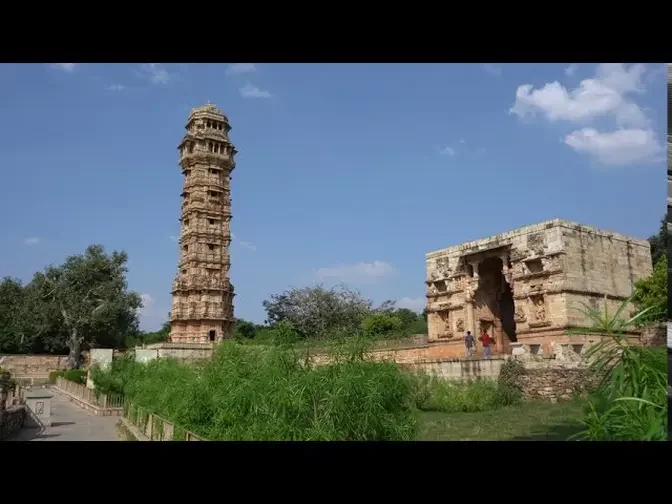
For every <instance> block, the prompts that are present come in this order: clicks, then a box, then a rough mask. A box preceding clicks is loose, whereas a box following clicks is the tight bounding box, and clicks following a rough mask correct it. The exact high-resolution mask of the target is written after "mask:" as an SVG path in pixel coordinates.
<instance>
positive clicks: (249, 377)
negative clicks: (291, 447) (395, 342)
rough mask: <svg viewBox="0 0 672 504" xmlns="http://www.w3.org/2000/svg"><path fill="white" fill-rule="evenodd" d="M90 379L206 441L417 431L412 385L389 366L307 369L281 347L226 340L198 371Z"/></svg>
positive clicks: (132, 368) (174, 365)
mask: <svg viewBox="0 0 672 504" xmlns="http://www.w3.org/2000/svg"><path fill="white" fill-rule="evenodd" d="M94 381H95V383H96V387H98V386H99V383H100V384H101V386H107V387H108V388H110V389H114V390H115V391H119V387H121V388H122V389H123V393H124V394H125V395H126V397H128V398H129V399H130V400H131V401H132V402H133V403H135V404H137V405H139V406H142V408H144V409H147V410H148V411H152V412H155V413H158V414H159V415H161V416H163V417H165V418H168V419H170V420H171V421H172V422H175V424H177V425H179V426H180V427H181V428H183V429H186V430H190V431H193V432H194V433H196V434H198V435H200V436H203V437H204V438H206V439H210V440H259V441H263V440H279V441H298V440H322V441H327V440H409V439H413V437H414V436H415V433H416V432H417V426H418V424H417V417H416V409H415V407H414V395H413V385H412V383H411V380H409V379H408V377H407V376H406V375H405V374H404V373H402V372H401V371H400V369H399V368H398V367H397V366H396V365H395V364H393V363H385V362H367V361H366V360H363V359H358V358H352V359H340V360H338V361H337V362H334V363H332V364H328V365H324V366H318V367H313V366H310V365H309V364H308V363H306V362H302V361H301V359H300V358H299V357H298V354H297V353H296V352H293V351H292V350H291V349H288V348H287V347H285V348H278V347H271V348H265V347H261V346H248V345H239V344H236V343H234V342H225V343H223V344H221V345H219V346H218V348H217V350H216V352H215V355H214V356H213V359H212V360H211V361H208V362H205V363H203V364H201V365H200V366H188V365H183V364H179V363H178V362H176V361H174V360H170V359H166V360H162V359H160V360H155V361H151V362H149V363H148V364H144V365H141V364H135V363H133V364H132V365H128V364H125V365H116V366H115V365H113V366H112V369H111V371H109V372H101V371H100V370H97V371H96V372H95V374H94Z"/></svg>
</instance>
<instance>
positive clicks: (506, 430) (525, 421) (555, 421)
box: [419, 399, 585, 441]
mask: <svg viewBox="0 0 672 504" xmlns="http://www.w3.org/2000/svg"><path fill="white" fill-rule="evenodd" d="M584 404H585V402H583V401H581V400H578V399H577V400H572V401H564V402H559V403H556V404H551V403H542V402H528V403H524V404H522V405H520V406H509V407H506V408H502V409H499V410H495V411H487V412H484V413H439V412H435V411H428V412H424V413H423V420H424V422H423V424H424V425H423V429H422V432H421V433H420V436H419V439H420V440H422V441H535V440H536V441H544V440H545V441H565V440H567V438H568V437H569V436H571V435H572V434H574V433H575V432H577V431H579V430H581V425H580V424H579V420H580V419H581V416H582V408H583V406H584Z"/></svg>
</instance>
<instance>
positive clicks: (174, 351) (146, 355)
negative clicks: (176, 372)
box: [135, 343, 214, 362]
mask: <svg viewBox="0 0 672 504" xmlns="http://www.w3.org/2000/svg"><path fill="white" fill-rule="evenodd" d="M213 350H214V345H213V344H212V343H155V344H153V345H147V346H144V347H137V348H136V349H135V360H136V361H138V362H148V361H150V360H154V359H166V358H172V359H177V360H178V361H181V362H188V361H194V360H202V359H209V358H211V357H212V352H213Z"/></svg>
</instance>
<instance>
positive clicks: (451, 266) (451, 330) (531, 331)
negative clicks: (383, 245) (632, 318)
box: [426, 219, 652, 354]
mask: <svg viewBox="0 0 672 504" xmlns="http://www.w3.org/2000/svg"><path fill="white" fill-rule="evenodd" d="M426 261H427V279H426V284H427V310H428V324H429V341H430V343H435V344H436V343H441V342H445V343H446V344H448V345H454V346H455V347H456V352H455V353H456V354H459V353H461V352H462V351H463V347H464V343H463V336H464V332H465V331H467V330H469V331H471V332H472V334H474V335H475V336H478V335H479V334H481V333H482V332H483V331H486V332H488V333H489V334H490V336H491V337H492V338H493V339H494V340H495V343H496V344H495V347H494V351H495V352H498V353H510V349H511V347H510V344H511V343H514V342H523V343H528V344H532V345H534V346H537V345H538V346H539V347H540V348H541V350H542V351H547V352H551V351H552V343H553V342H555V343H560V342H570V341H574V340H575V339H578V340H581V342H584V341H585V340H586V337H584V336H578V337H575V336H568V335H567V329H568V328H570V327H587V326H590V325H591V323H590V322H589V321H588V320H585V318H584V316H583V314H582V313H581V312H580V311H579V309H580V308H581V303H582V302H583V303H587V304H589V305H591V306H598V305H600V306H601V305H602V303H604V302H607V303H608V305H609V307H610V312H611V313H615V309H616V307H617V306H618V304H619V303H620V302H621V301H622V300H624V299H626V298H627V297H628V296H629V295H630V294H631V292H632V286H633V284H634V282H635V281H636V280H638V279H640V278H644V277H646V276H648V275H650V274H651V272H652V265H651V254H650V246H649V243H648V242H647V241H646V240H640V239H636V238H631V237H627V236H623V235H620V234H616V233H611V232H606V231H600V230H598V229H594V228H591V227H588V226H583V225H580V224H576V223H573V222H568V221H564V220H557V219H556V220H553V221H548V222H542V223H540V224H536V225H533V226H526V227H523V228H519V229H516V230H514V231H511V232H508V233H504V234H501V235H497V236H493V237H490V238H486V239H482V240H477V241H473V242H469V243H464V244H462V245H458V246H455V247H450V248H447V249H444V250H439V251H437V252H432V253H430V254H427V256H426ZM605 296H606V301H605Z"/></svg>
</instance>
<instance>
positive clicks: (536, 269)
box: [525, 259, 544, 273]
mask: <svg viewBox="0 0 672 504" xmlns="http://www.w3.org/2000/svg"><path fill="white" fill-rule="evenodd" d="M525 265H526V266H527V269H528V270H530V273H541V272H542V271H544V265H543V264H542V262H541V259H530V260H529V261H525Z"/></svg>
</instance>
